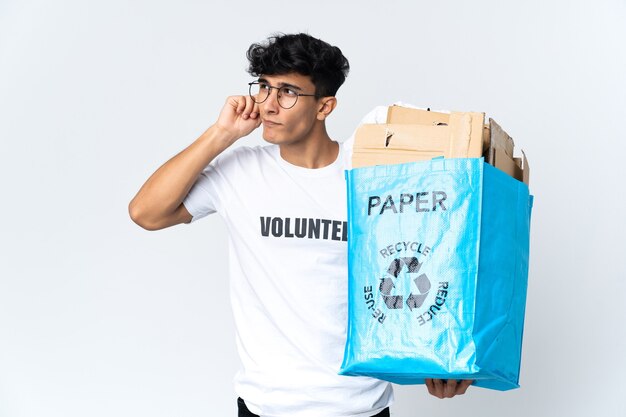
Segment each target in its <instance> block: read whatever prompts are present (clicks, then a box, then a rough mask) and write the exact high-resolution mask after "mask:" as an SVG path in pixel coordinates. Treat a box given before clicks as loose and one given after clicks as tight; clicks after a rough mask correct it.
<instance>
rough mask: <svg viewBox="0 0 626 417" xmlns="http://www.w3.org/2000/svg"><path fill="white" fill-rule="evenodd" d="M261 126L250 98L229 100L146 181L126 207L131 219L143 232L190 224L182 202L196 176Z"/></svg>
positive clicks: (256, 109) (255, 106) (256, 110)
mask: <svg viewBox="0 0 626 417" xmlns="http://www.w3.org/2000/svg"><path fill="white" fill-rule="evenodd" d="M260 124H261V121H260V117H259V109H258V105H257V104H255V103H254V102H253V101H252V99H251V98H250V97H248V96H233V97H228V99H227V100H226V104H225V105H224V107H223V108H222V111H221V113H220V116H219V118H218V120H217V122H216V123H215V124H214V125H213V126H211V127H209V128H208V129H207V130H206V131H205V132H204V133H203V134H202V135H201V136H200V137H199V138H198V139H196V141H195V142H193V143H192V144H191V145H189V146H188V147H187V148H185V149H184V150H183V151H181V152H180V153H178V154H177V155H176V156H174V157H173V158H171V159H170V160H169V161H167V162H166V163H164V164H163V165H162V166H161V167H160V168H159V169H157V170H156V171H155V172H154V173H153V174H152V175H151V176H150V178H148V180H147V181H146V182H145V184H144V185H143V186H142V187H141V189H140V190H139V192H138V193H137V195H136V196H135V197H134V198H133V199H132V201H131V202H130V204H129V205H128V212H129V214H130V217H131V219H132V220H133V221H134V222H135V223H137V224H138V225H139V226H141V227H143V228H144V229H146V230H159V229H163V228H166V227H169V226H173V225H175V224H179V223H189V222H190V221H191V218H192V216H191V214H190V213H189V212H188V211H187V209H186V208H185V206H184V205H183V203H182V201H183V200H184V198H185V196H186V195H187V193H189V190H190V189H191V187H192V186H193V184H194V183H195V181H196V179H197V178H198V175H200V173H201V172H202V170H203V169H204V168H205V167H206V166H207V165H208V164H209V163H210V162H211V161H212V160H213V159H215V157H217V156H218V155H219V154H220V153H222V152H223V151H224V150H226V149H227V148H228V147H229V146H230V145H232V144H233V143H234V142H236V141H237V140H238V139H240V138H242V137H244V136H247V135H248V134H250V132H252V131H253V130H254V129H256V128H257V127H259V125H260Z"/></svg>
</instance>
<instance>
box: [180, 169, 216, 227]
mask: <svg viewBox="0 0 626 417" xmlns="http://www.w3.org/2000/svg"><path fill="white" fill-rule="evenodd" d="M217 177H218V174H217V172H216V169H215V166H214V164H210V165H208V166H207V167H206V168H205V169H204V170H203V171H202V172H201V173H200V175H198V178H197V179H196V182H195V183H194V184H193V186H192V187H191V189H190V190H189V193H188V194H187V196H186V197H185V198H184V199H183V205H184V206H185V208H186V209H187V211H188V212H189V214H191V215H192V216H193V217H192V218H191V223H193V222H194V221H196V220H198V219H201V218H203V217H205V216H207V215H209V214H212V213H215V212H216V211H217V209H218V206H219V205H220V203H219V195H218V193H217V188H218V187H217V184H216V179H217Z"/></svg>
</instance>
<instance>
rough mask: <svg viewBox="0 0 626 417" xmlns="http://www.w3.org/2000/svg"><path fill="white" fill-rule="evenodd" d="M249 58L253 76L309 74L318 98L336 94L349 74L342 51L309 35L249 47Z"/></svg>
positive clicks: (280, 37)
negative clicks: (293, 73)
mask: <svg viewBox="0 0 626 417" xmlns="http://www.w3.org/2000/svg"><path fill="white" fill-rule="evenodd" d="M246 55H247V57H248V61H249V63H250V66H249V67H248V73H249V74H250V75H252V76H254V77H258V76H260V75H262V74H265V75H283V74H289V73H292V72H295V73H298V74H301V75H308V76H310V77H311V81H312V82H313V84H314V85H315V95H316V96H317V97H326V96H334V95H335V94H337V90H339V87H341V85H342V84H343V82H344V81H345V80H346V76H347V75H348V72H349V71H350V64H349V63H348V60H347V59H346V57H345V56H343V54H342V53H341V50H340V49H339V48H337V47H336V46H332V45H329V44H328V43H326V42H324V41H323V40H321V39H317V38H314V37H312V36H310V35H308V34H306V33H298V34H292V35H285V34H277V35H274V36H270V37H269V38H268V39H267V40H266V41H265V42H263V43H253V44H252V45H250V48H248V52H247V54H246Z"/></svg>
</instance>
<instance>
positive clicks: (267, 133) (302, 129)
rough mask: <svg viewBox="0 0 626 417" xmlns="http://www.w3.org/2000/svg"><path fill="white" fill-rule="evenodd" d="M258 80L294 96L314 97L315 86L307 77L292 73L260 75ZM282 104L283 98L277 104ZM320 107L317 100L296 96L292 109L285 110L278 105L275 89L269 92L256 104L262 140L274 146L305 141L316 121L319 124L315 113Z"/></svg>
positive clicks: (309, 136) (312, 131)
mask: <svg viewBox="0 0 626 417" xmlns="http://www.w3.org/2000/svg"><path fill="white" fill-rule="evenodd" d="M259 81H260V82H263V83H265V84H267V85H270V86H272V87H289V88H290V90H292V91H293V92H296V93H302V94H315V85H314V84H313V82H312V81H311V77H309V76H307V75H301V74H296V73H291V74H284V75H262V76H260V77H259ZM281 100H282V99H281ZM286 101H287V99H286V98H285V101H284V102H283V101H281V103H282V104H283V105H284V104H285V103H286ZM321 107H322V102H321V99H318V98H316V97H312V96H299V97H298V98H297V101H296V104H295V105H294V106H293V107H291V108H289V109H285V108H283V107H281V106H280V105H279V103H278V90H276V89H273V88H272V89H270V95H269V97H268V98H267V100H265V101H264V102H263V103H261V104H259V111H260V114H261V121H262V122H263V139H265V140H266V141H268V142H270V143H273V144H276V145H290V144H295V143H301V142H303V141H307V140H308V139H310V138H311V137H312V135H314V132H315V130H314V128H315V125H316V122H319V121H320V119H319V118H318V117H319V114H318V113H319V110H320V108H321ZM321 120H323V118H322V119H321Z"/></svg>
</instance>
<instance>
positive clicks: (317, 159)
mask: <svg viewBox="0 0 626 417" xmlns="http://www.w3.org/2000/svg"><path fill="white" fill-rule="evenodd" d="M338 155H339V145H338V144H337V142H334V141H333V140H332V139H331V138H330V137H329V136H328V133H327V132H326V128H325V127H323V128H322V129H321V131H320V132H317V134H315V135H311V136H310V137H309V139H307V140H303V141H299V142H297V143H293V144H283V145H280V156H281V157H282V158H283V159H284V160H285V161H287V162H289V163H290V164H292V165H296V166H299V167H303V168H309V169H316V168H323V167H325V166H328V165H330V164H332V163H333V162H335V160H336V159H337V156H338Z"/></svg>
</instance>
